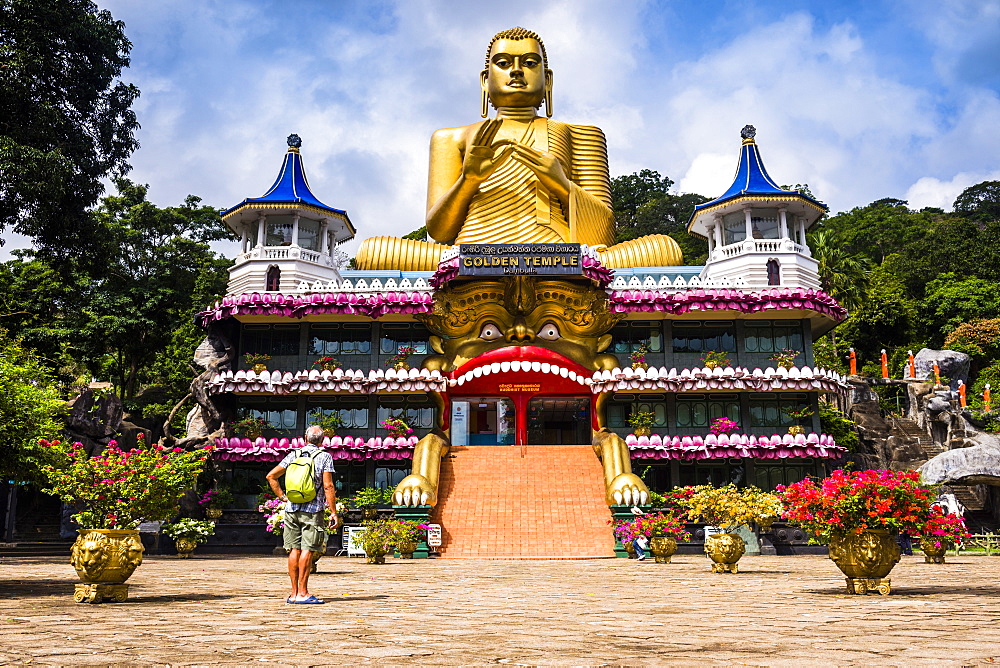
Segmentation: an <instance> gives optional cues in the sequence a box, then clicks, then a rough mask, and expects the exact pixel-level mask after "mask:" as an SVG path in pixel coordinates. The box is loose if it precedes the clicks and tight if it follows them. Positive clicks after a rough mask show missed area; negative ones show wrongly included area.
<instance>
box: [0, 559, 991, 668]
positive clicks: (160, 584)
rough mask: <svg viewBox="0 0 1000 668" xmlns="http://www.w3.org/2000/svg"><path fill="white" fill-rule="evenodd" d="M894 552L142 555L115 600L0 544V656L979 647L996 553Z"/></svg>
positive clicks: (655, 657) (881, 651)
mask: <svg viewBox="0 0 1000 668" xmlns="http://www.w3.org/2000/svg"><path fill="white" fill-rule="evenodd" d="M949 562H950V563H948V564H947V565H945V566H943V567H942V566H933V565H928V564H924V563H923V559H922V557H918V556H913V557H903V561H902V562H900V564H899V565H897V566H896V568H895V570H894V571H893V572H892V581H893V585H894V587H895V590H894V592H893V594H892V595H891V596H888V597H880V596H872V595H870V596H867V597H857V596H848V595H846V594H845V593H844V590H843V579H842V577H841V576H840V573H839V571H837V570H836V568H835V567H834V565H833V563H832V562H831V561H829V559H827V558H825V557H816V556H801V557H753V558H750V557H745V558H744V559H743V560H742V561H741V567H742V568H744V572H742V573H740V574H738V575H730V574H713V573H710V572H709V562H708V561H707V560H706V559H705V558H704V557H702V556H694V555H681V556H676V557H675V558H674V563H673V564H667V565H661V564H655V563H651V562H649V561H647V562H645V563H638V562H635V561H626V560H621V559H617V560H613V559H606V560H589V561H549V562H538V561H525V562H514V561H463V560H450V561H446V560H422V561H402V560H392V559H390V560H388V562H387V563H386V565H384V566H371V565H367V564H365V563H363V562H362V561H360V560H358V559H347V558H346V557H339V558H324V559H323V560H322V561H321V562H320V564H321V565H320V573H319V574H317V575H315V576H313V580H312V585H313V586H312V589H313V592H314V593H316V594H317V595H320V596H323V597H325V598H326V599H327V601H328V603H327V604H326V605H288V604H286V603H285V602H284V597H285V594H286V589H285V581H286V576H285V575H284V572H283V570H284V560H283V559H281V558H277V557H256V556H255V557H222V556H201V557H197V556H196V557H195V558H192V559H189V560H180V559H176V558H174V557H167V556H152V557H147V558H146V560H145V563H144V564H143V565H142V566H141V567H140V568H139V570H138V571H136V574H135V575H134V576H132V579H131V580H130V583H131V598H130V599H129V601H128V602H126V603H118V604H115V603H105V604H101V605H87V604H77V603H74V602H73V600H72V598H71V594H72V591H73V584H74V582H75V574H74V572H73V570H72V567H71V566H70V565H69V564H68V563H66V562H65V560H63V559H59V558H48V557H40V558H26V557H25V558H6V559H3V560H2V561H0V663H4V664H28V663H30V664H32V665H118V666H121V665H133V664H161V665H163V664H170V665H191V664H200V665H209V664H212V665H219V664H227V663H228V664H251V663H268V664H281V665H333V664H348V665H356V664H408V663H420V664H433V665H462V664H487V663H504V664H519V665H621V664H629V665H665V664H670V665H696V664H708V665H796V666H800V665H810V666H811V665H852V664H864V665H931V664H933V665H954V666H961V665H986V664H990V663H993V662H1000V557H985V556H963V557H949Z"/></svg>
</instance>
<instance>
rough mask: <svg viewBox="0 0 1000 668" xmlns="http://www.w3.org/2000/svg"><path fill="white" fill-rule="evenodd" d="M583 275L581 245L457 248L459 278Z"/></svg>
mask: <svg viewBox="0 0 1000 668" xmlns="http://www.w3.org/2000/svg"><path fill="white" fill-rule="evenodd" d="M582 273H583V264H582V262H581V261H580V244H459V256H458V275H459V276H501V275H504V274H536V275H540V274H549V275H551V274H559V275H568V274H582Z"/></svg>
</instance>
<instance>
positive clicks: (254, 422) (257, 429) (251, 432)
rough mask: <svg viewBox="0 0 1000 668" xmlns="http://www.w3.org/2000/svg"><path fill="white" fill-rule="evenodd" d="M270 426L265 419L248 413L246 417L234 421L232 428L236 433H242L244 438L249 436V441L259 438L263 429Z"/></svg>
mask: <svg viewBox="0 0 1000 668" xmlns="http://www.w3.org/2000/svg"><path fill="white" fill-rule="evenodd" d="M270 426H271V424H270V423H269V422H267V421H266V420H262V419H261V418H259V417H254V416H252V415H248V416H247V417H245V418H241V419H239V420H237V421H236V422H234V423H233V430H234V431H235V432H236V433H237V434H242V435H243V437H244V438H249V439H250V440H251V441H254V440H256V439H258V438H260V437H261V434H263V433H264V430H265V429H267V428H268V427H270Z"/></svg>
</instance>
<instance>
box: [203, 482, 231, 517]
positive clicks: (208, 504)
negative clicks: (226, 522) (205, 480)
mask: <svg viewBox="0 0 1000 668" xmlns="http://www.w3.org/2000/svg"><path fill="white" fill-rule="evenodd" d="M198 505H199V506H201V507H202V510H204V512H205V517H207V518H208V519H210V520H217V519H219V518H220V517H222V509H223V508H231V507H232V505H233V493H232V492H231V491H229V489H227V488H225V487H221V488H215V489H209V490H206V491H205V493H204V494H202V495H201V498H200V499H198Z"/></svg>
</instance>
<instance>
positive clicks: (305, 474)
mask: <svg viewBox="0 0 1000 668" xmlns="http://www.w3.org/2000/svg"><path fill="white" fill-rule="evenodd" d="M318 454H319V450H316V451H314V452H312V453H308V452H303V453H301V454H299V456H298V457H296V458H295V460H294V461H293V462H292V463H291V464H289V465H288V469H287V470H286V471H285V496H286V497H288V500H289V501H291V502H292V503H308V502H310V501H312V500H313V499H315V498H316V481H315V480H314V479H313V463H314V462H313V458H314V457H315V456H316V455H318Z"/></svg>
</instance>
